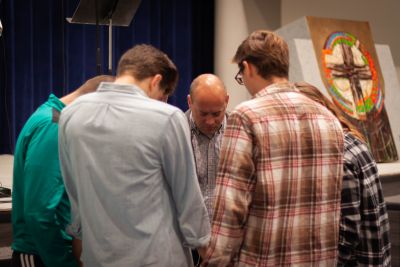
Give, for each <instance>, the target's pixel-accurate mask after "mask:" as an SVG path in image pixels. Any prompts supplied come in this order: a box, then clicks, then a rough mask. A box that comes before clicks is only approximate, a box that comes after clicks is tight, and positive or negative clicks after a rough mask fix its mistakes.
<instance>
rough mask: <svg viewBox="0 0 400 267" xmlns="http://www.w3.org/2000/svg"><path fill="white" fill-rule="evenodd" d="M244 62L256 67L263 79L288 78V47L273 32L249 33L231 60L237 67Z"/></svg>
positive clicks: (259, 31)
mask: <svg viewBox="0 0 400 267" xmlns="http://www.w3.org/2000/svg"><path fill="white" fill-rule="evenodd" d="M244 60H246V61H248V62H249V63H252V64H253V65H254V66H256V67H257V70H258V74H259V75H260V76H261V77H263V78H264V79H268V78H270V77H271V76H278V77H282V78H288V76H289V48H288V45H287V43H286V42H285V40H283V38H282V37H280V36H278V35H277V34H275V33H273V32H270V31H267V30H258V31H255V32H253V33H251V34H250V35H249V37H247V38H246V39H245V40H244V41H243V42H242V43H241V44H240V46H239V47H238V49H237V51H236V54H235V56H234V58H233V62H234V63H237V64H239V67H240V66H241V64H242V62H243V61H244Z"/></svg>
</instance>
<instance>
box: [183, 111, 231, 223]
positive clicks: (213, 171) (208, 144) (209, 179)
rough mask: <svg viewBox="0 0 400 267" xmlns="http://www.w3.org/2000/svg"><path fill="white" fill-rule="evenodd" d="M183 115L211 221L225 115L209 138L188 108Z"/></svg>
mask: <svg viewBox="0 0 400 267" xmlns="http://www.w3.org/2000/svg"><path fill="white" fill-rule="evenodd" d="M185 115H186V117H187V118H188V122H189V126H190V136H191V139H192V147H193V153H194V159H195V163H196V172H197V178H198V180H199V184H200V189H201V193H202V195H203V198H204V203H205V204H206V207H207V211H208V216H209V218H210V221H211V219H212V216H213V204H214V198H215V192H214V191H215V180H216V176H217V168H218V161H219V152H220V147H221V139H222V136H223V135H224V128H225V125H226V118H227V115H225V118H224V120H223V121H222V124H221V127H220V128H219V129H218V130H217V131H216V132H215V134H214V135H213V136H212V137H211V138H210V137H208V136H207V135H205V134H203V133H202V132H200V130H199V129H198V128H197V127H196V124H195V123H194V120H193V116H192V112H191V111H190V109H189V110H188V111H186V112H185Z"/></svg>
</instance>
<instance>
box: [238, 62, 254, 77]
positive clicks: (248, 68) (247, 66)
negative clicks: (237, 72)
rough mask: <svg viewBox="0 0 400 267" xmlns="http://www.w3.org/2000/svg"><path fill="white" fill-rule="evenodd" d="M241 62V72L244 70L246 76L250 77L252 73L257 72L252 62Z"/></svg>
mask: <svg viewBox="0 0 400 267" xmlns="http://www.w3.org/2000/svg"><path fill="white" fill-rule="evenodd" d="M242 64H243V72H245V71H246V72H247V75H248V76H250V77H252V76H253V75H255V74H257V69H256V67H255V66H254V65H253V64H251V63H249V62H247V61H246V60H244V61H243V62H242Z"/></svg>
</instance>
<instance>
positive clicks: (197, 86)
mask: <svg viewBox="0 0 400 267" xmlns="http://www.w3.org/2000/svg"><path fill="white" fill-rule="evenodd" d="M197 91H202V93H208V94H213V95H220V96H222V97H225V96H226V95H227V91H226V88H225V85H224V83H223V82H222V80H221V79H220V78H218V76H216V75H214V74H209V73H206V74H201V75H199V76H197V77H196V78H195V79H194V80H193V81H192V84H191V85H190V92H189V94H190V97H191V98H192V101H193V100H194V97H195V95H196V92H197ZM203 91H205V92H203Z"/></svg>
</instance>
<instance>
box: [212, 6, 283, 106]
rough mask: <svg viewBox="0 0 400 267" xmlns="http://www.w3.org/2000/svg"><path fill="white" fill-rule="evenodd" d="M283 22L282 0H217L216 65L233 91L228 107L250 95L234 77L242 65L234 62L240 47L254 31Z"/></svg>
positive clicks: (228, 87)
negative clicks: (281, 13)
mask: <svg viewBox="0 0 400 267" xmlns="http://www.w3.org/2000/svg"><path fill="white" fill-rule="evenodd" d="M279 26H280V1H279V0H268V1H265V0H216V2H215V45H214V54H215V58H214V67H215V74H216V75H218V76H219V77H220V78H221V79H222V80H223V81H224V83H225V85H226V87H227V89H228V93H229V95H230V100H229V105H228V110H232V109H233V108H234V107H235V106H236V105H237V104H239V103H241V102H242V101H245V100H247V99H250V95H249V94H248V93H247V90H246V88H245V87H244V86H241V85H239V84H237V83H236V81H235V79H234V77H235V75H236V73H237V72H238V68H237V65H236V64H232V63H231V62H232V58H233V56H234V55H235V52H236V49H237V47H238V46H239V44H240V43H241V42H242V41H243V40H244V39H245V38H246V37H247V36H248V35H249V34H250V33H251V32H252V31H254V30H257V29H261V28H263V29H270V30H275V29H276V28H278V27H279Z"/></svg>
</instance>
